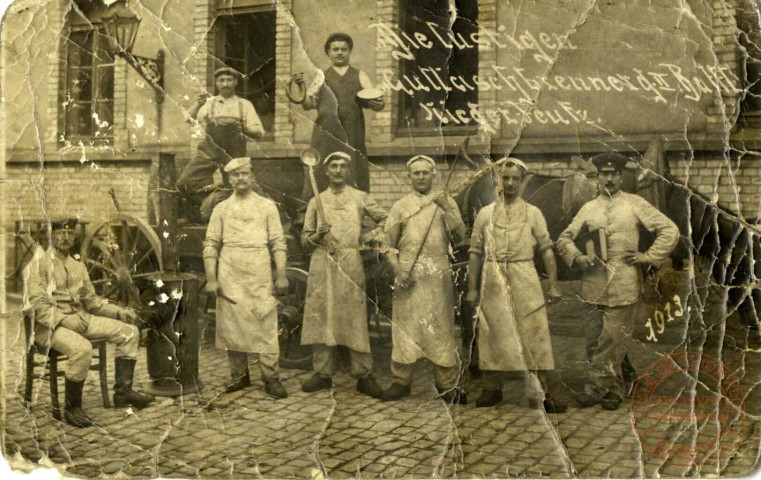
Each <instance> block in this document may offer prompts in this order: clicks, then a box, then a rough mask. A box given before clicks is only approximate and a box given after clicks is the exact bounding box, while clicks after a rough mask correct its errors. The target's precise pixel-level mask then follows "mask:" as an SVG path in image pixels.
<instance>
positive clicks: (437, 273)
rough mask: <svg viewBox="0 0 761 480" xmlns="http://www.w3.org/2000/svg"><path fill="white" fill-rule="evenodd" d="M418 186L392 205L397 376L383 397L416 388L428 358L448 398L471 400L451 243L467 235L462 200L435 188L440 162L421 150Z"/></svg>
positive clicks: (414, 163)
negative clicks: (415, 377) (459, 336)
mask: <svg viewBox="0 0 761 480" xmlns="http://www.w3.org/2000/svg"><path fill="white" fill-rule="evenodd" d="M407 170H408V173H409V176H410V180H411V182H412V187H413V191H412V193H410V194H408V195H407V196H405V197H404V198H402V199H401V200H399V201H398V202H396V203H395V204H394V205H393V206H392V207H391V210H390V211H389V214H388V218H387V219H386V239H387V241H388V247H390V248H392V249H397V250H398V253H391V254H390V255H389V260H390V261H391V264H392V266H393V268H394V273H395V275H396V288H395V290H394V309H393V315H392V322H391V325H392V330H391V334H392V339H393V352H392V355H391V373H392V375H393V376H394V381H393V383H392V384H391V386H390V387H389V388H388V389H387V390H385V391H384V392H383V400H384V401H391V400H399V399H401V398H404V397H407V396H409V394H410V382H411V380H412V367H413V364H414V363H415V362H416V361H417V360H419V359H420V358H427V359H428V360H430V361H431V362H432V363H433V364H434V368H435V372H436V374H435V378H436V388H437V390H438V391H439V393H440V394H441V395H442V398H443V399H444V400H445V401H446V402H447V403H453V402H454V403H463V404H464V403H466V400H465V395H464V394H463V393H462V392H460V391H459V389H458V388H457V381H458V378H459V375H460V364H459V359H458V355H457V347H456V342H455V326H454V311H455V297H454V295H455V292H454V284H453V282H452V273H451V268H450V264H449V246H450V244H451V243H452V241H454V242H455V243H456V242H459V241H461V240H462V239H463V238H464V237H465V224H464V223H463V221H462V218H461V217H460V210H459V209H458V207H457V203H455V201H454V200H453V199H452V198H451V197H449V196H448V195H440V196H435V194H434V193H433V192H432V191H431V190H432V187H433V180H434V178H435V176H436V163H435V162H434V160H433V159H432V158H431V157H428V156H425V155H417V156H415V157H412V158H411V159H410V160H409V161H408V162H407Z"/></svg>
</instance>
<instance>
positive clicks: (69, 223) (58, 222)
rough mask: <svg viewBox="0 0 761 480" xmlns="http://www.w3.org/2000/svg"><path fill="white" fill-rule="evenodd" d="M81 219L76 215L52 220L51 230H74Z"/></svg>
mask: <svg viewBox="0 0 761 480" xmlns="http://www.w3.org/2000/svg"><path fill="white" fill-rule="evenodd" d="M78 222H79V220H78V219H77V218H75V217H64V218H57V219H55V220H51V221H50V230H51V231H53V232H54V231H56V230H74V229H75V228H76V227H77V223H78Z"/></svg>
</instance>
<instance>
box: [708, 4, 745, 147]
mask: <svg viewBox="0 0 761 480" xmlns="http://www.w3.org/2000/svg"><path fill="white" fill-rule="evenodd" d="M737 3H738V2H737V0H717V1H714V2H713V35H712V38H711V40H712V41H713V51H714V54H715V55H716V63H717V64H718V65H719V66H721V67H727V68H729V70H730V71H731V72H732V74H734V76H735V78H740V77H741V71H740V64H739V58H738V51H739V49H740V44H739V40H738V33H739V32H738V27H737V20H736V15H737ZM737 87H738V88H741V87H740V85H737ZM739 98H740V97H739V94H735V95H731V94H724V95H721V96H716V97H715V98H714V104H713V105H712V106H710V107H708V110H707V113H708V130H709V131H710V132H715V133H723V132H728V131H729V129H730V128H732V126H733V125H734V124H735V122H736V115H737V111H738V101H739Z"/></svg>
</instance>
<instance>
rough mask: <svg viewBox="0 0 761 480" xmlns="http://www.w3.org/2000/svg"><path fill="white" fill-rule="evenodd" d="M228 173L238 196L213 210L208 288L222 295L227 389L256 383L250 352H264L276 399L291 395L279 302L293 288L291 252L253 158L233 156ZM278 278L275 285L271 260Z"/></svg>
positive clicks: (219, 339)
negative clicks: (259, 187)
mask: <svg viewBox="0 0 761 480" xmlns="http://www.w3.org/2000/svg"><path fill="white" fill-rule="evenodd" d="M225 171H226V172H227V174H228V175H229V179H230V184H231V185H232V188H233V190H234V194H233V195H232V196H231V197H230V198H228V199H226V200H224V201H222V202H221V203H219V204H218V205H217V206H216V207H215V208H214V211H213V212H212V214H211V219H210V220H209V226H208V228H207V230H206V240H205V241H204V249H203V260H204V268H205V270H206V287H205V289H206V291H207V292H209V293H211V294H213V295H216V297H217V329H216V346H217V348H220V349H223V350H227V355H228V359H229V361H230V371H231V376H232V381H231V383H230V384H229V385H228V386H227V387H226V389H225V391H226V392H227V393H232V392H236V391H238V390H241V389H243V388H246V387H247V386H249V385H250V384H251V380H250V378H249V370H248V356H249V354H254V355H255V356H258V360H259V371H260V372H261V376H262V381H263V382H264V391H265V392H266V393H268V394H269V395H271V396H272V397H275V398H285V397H287V396H288V393H287V392H286V390H285V387H283V385H282V384H281V383H280V379H279V375H278V358H279V353H280V346H279V344H278V332H277V328H278V327H277V302H276V300H275V298H274V297H273V293H277V294H285V293H287V292H288V280H287V278H286V275H285V267H286V255H285V253H286V250H285V235H284V234H283V226H282V224H281V223H280V215H279V214H278V211H277V207H276V206H275V204H274V202H272V201H271V200H269V199H267V198H264V197H261V196H259V195H258V194H256V192H254V191H253V190H252V189H253V185H254V175H253V173H252V171H251V159H249V158H248V157H243V158H236V159H233V160H231V161H230V162H229V163H228V164H227V166H225ZM272 257H274V259H275V267H276V276H277V280H276V282H275V285H274V287H275V288H274V290H275V292H273V285H272V269H271V259H272Z"/></svg>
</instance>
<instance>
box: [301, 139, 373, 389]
mask: <svg viewBox="0 0 761 480" xmlns="http://www.w3.org/2000/svg"><path fill="white" fill-rule="evenodd" d="M350 162H351V157H350V156H349V155H348V154H346V153H343V152H334V153H332V154H330V155H328V157H327V158H326V159H325V161H324V163H325V166H326V167H327V170H328V180H329V181H330V187H329V188H328V189H327V190H325V191H324V192H322V193H320V194H319V195H320V197H319V198H320V199H321V203H322V208H323V210H324V214H325V219H324V220H323V219H322V218H321V216H322V215H321V214H318V213H320V212H319V209H318V205H317V197H314V198H312V200H310V201H309V206H308V207H307V212H306V218H305V219H304V229H303V230H302V234H301V242H302V244H303V245H304V247H305V248H307V249H315V250H314V252H313V253H312V259H311V263H310V264H309V280H308V282H307V294H306V302H305V305H304V323H303V328H302V332H301V343H302V344H303V345H312V362H313V366H314V372H315V373H314V375H313V376H312V378H310V379H309V380H307V381H306V382H305V383H304V384H303V385H302V387H301V388H302V390H304V391H305V392H317V391H319V390H327V389H330V388H332V387H333V380H332V377H333V373H334V371H335V355H334V353H335V347H336V346H337V345H343V346H346V347H349V349H350V357H351V373H352V375H353V376H354V377H355V378H357V380H358V381H357V391H359V392H360V393H364V394H365V395H369V396H371V397H374V398H380V396H381V394H382V393H383V391H382V390H381V388H380V386H379V385H378V383H377V382H376V381H375V378H373V375H372V367H373V357H372V354H371V353H370V336H369V333H368V331H367V295H366V294H365V271H364V268H363V265H362V255H361V253H360V246H361V244H362V243H363V241H362V238H361V229H362V219H363V218H364V217H365V216H369V217H370V218H371V219H372V220H373V221H374V222H375V223H376V225H378V226H379V227H380V228H382V227H383V223H384V222H385V220H386V212H385V211H384V210H383V208H381V207H380V205H378V204H377V203H376V202H375V200H373V199H372V198H371V197H370V195H368V194H367V193H365V192H362V191H359V190H356V189H354V188H352V187H350V186H348V185H347V184H346V181H347V179H348V176H349V165H350ZM376 235H382V233H378V229H376V230H374V231H373V232H371V233H370V234H368V235H365V238H367V237H374V236H376Z"/></svg>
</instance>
